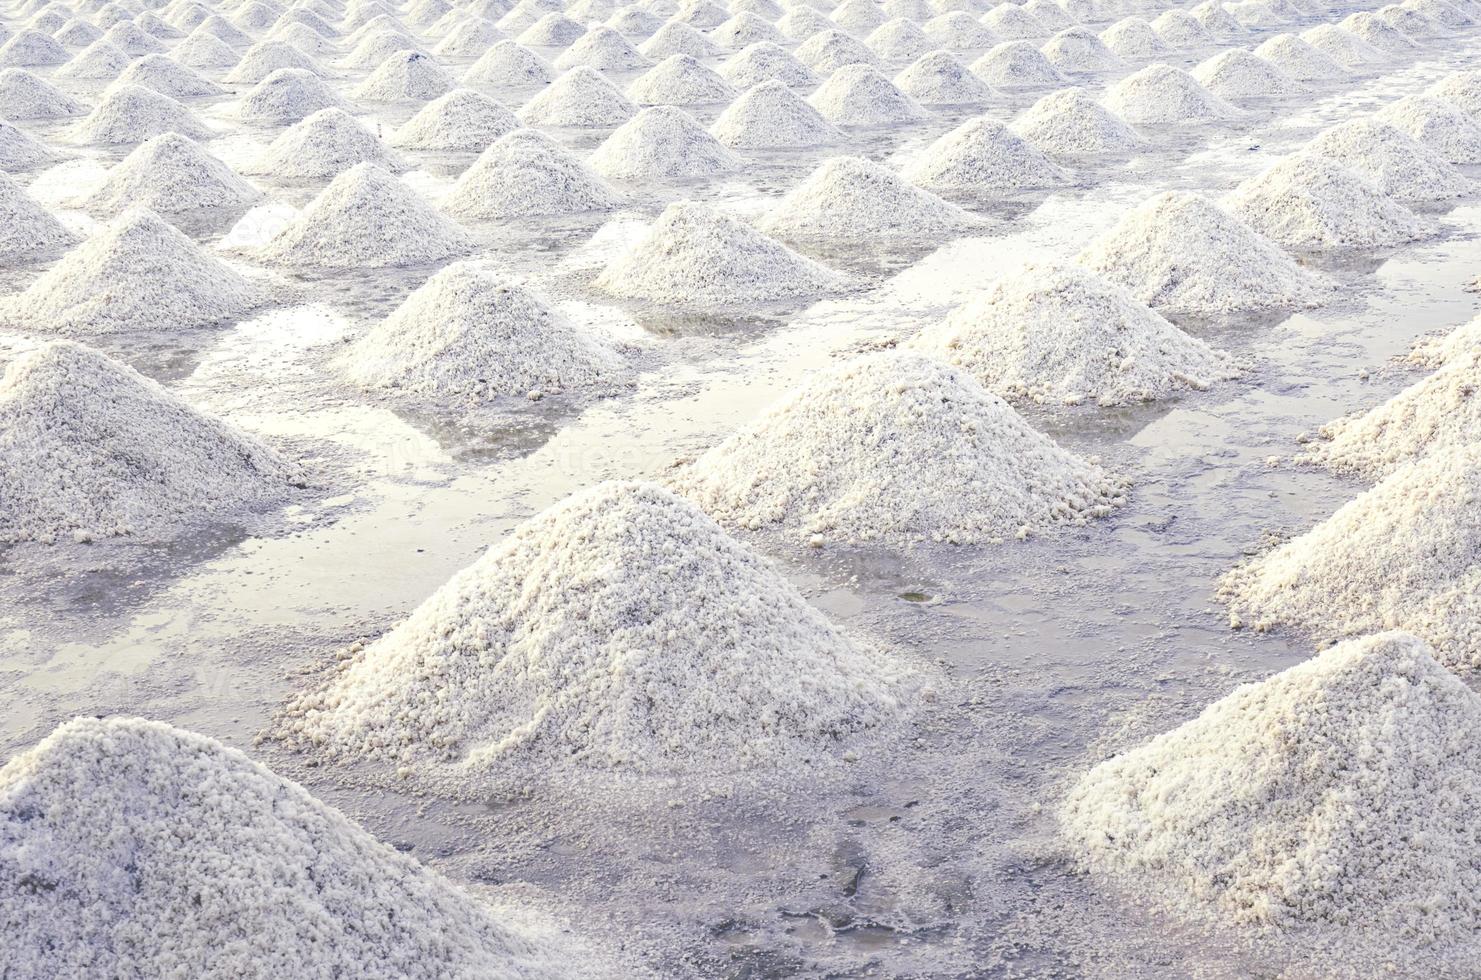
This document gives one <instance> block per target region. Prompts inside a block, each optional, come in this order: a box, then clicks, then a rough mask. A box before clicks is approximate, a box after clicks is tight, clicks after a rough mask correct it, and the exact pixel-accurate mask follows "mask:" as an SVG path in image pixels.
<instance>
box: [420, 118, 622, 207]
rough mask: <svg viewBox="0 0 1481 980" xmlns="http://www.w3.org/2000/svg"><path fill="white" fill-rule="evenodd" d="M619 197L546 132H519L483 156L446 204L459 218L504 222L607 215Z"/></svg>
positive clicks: (448, 196) (521, 130) (491, 148)
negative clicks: (583, 213)
mask: <svg viewBox="0 0 1481 980" xmlns="http://www.w3.org/2000/svg"><path fill="white" fill-rule="evenodd" d="M617 202H618V195H617V192H616V191H614V190H613V189H612V188H611V187H610V186H609V185H608V184H607V183H606V182H605V181H603V180H602V178H600V177H598V176H597V175H596V173H595V172H593V171H592V169H591V168H590V167H588V166H587V165H586V164H584V163H582V162H581V160H579V159H578V158H577V157H575V156H574V155H572V154H571V152H570V151H569V150H567V149H565V148H564V147H562V146H560V145H559V144H558V143H556V142H555V141H554V140H552V139H551V138H550V137H548V136H546V135H544V134H543V133H537V132H535V131H534V130H532V129H516V130H515V131H514V132H512V133H509V134H508V135H506V136H503V137H501V138H500V139H499V140H498V141H497V142H495V143H494V144H493V145H492V146H490V147H489V148H488V149H487V150H484V151H483V153H481V154H479V157H478V159H477V160H475V161H474V162H473V165H472V166H470V167H469V168H468V169H467V170H465V171H464V172H463V175H462V176H461V177H459V178H458V181H457V183H455V184H454V185H453V187H452V190H450V191H448V193H447V196H446V197H444V198H443V200H442V209H443V211H445V212H447V213H448V214H450V215H452V216H453V217H455V218H461V219H465V220H468V219H472V220H486V221H491V220H498V219H504V218H533V217H541V216H546V215H561V214H577V213H581V212H584V211H606V210H608V209H610V208H613V207H616V206H617Z"/></svg>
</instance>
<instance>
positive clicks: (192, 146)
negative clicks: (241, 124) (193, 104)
mask: <svg viewBox="0 0 1481 980" xmlns="http://www.w3.org/2000/svg"><path fill="white" fill-rule="evenodd" d="M261 199H262V195H261V194H260V193H258V192H257V190H256V189H254V188H253V187H252V186H251V185H250V184H248V183H247V182H246V181H244V180H242V178H240V177H238V176H237V175H236V174H235V173H234V172H233V171H232V169H231V168H230V167H228V166H227V165H226V164H224V163H222V162H221V161H220V160H218V159H216V158H215V157H213V156H211V155H210V154H209V153H207V152H206V151H205V150H203V149H201V148H200V146H199V145H197V144H196V143H194V142H192V141H191V140H189V139H186V138H185V137H184V136H181V135H180V134H179V133H165V134H164V135H163V136H156V137H154V138H153V139H151V140H148V141H146V142H144V143H141V144H140V145H139V146H137V147H135V148H134V150H133V152H131V153H130V154H129V155H128V156H126V157H124V158H123V160H121V161H120V162H119V163H117V164H116V165H114V167H113V169H111V170H109V171H108V176H107V178H106V179H105V180H104V181H103V183H102V185H101V186H99V187H98V188H97V189H96V190H94V191H93V192H92V193H90V194H88V195H87V196H86V197H84V198H83V199H82V201H81V204H82V207H84V208H85V209H87V210H88V211H90V212H93V213H95V214H104V215H113V214H118V213H119V212H121V211H124V210H126V209H128V208H130V207H134V206H139V207H145V208H148V209H149V210H151V211H153V212H154V213H155V214H157V215H160V216H161V217H165V218H170V217H174V216H178V215H188V214H198V213H200V212H202V211H207V210H216V211H223V212H232V211H243V210H246V209H247V208H248V207H250V206H251V205H253V204H255V203H256V202H257V201H259V200H261Z"/></svg>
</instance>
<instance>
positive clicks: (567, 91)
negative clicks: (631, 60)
mask: <svg viewBox="0 0 1481 980" xmlns="http://www.w3.org/2000/svg"><path fill="white" fill-rule="evenodd" d="M635 111H637V110H636V108H635V107H634V106H633V104H632V103H631V102H629V101H628V100H627V98H626V97H625V96H624V95H623V94H622V93H621V92H619V91H617V88H616V86H614V85H613V84H612V83H611V82H609V81H607V79H606V78H604V77H603V76H602V74H601V73H600V72H598V71H597V70H596V69H594V68H588V67H586V66H585V65H581V66H580V67H577V68H572V69H571V70H570V71H568V72H566V73H565V74H564V75H562V76H561V77H560V78H557V79H556V80H555V81H554V82H552V83H551V84H550V86H549V87H548V88H546V89H544V90H543V91H541V92H540V94H539V95H537V96H535V97H534V98H533V99H531V100H530V101H529V102H528V103H526V104H525V107H524V108H523V109H521V110H520V111H519V118H520V119H521V120H523V121H524V123H525V124H526V125H530V126H577V127H608V126H617V125H619V124H621V123H624V122H626V121H627V120H628V119H629V118H631V117H632V114H633V113H634V112H635Z"/></svg>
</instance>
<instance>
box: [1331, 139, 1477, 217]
mask: <svg viewBox="0 0 1481 980" xmlns="http://www.w3.org/2000/svg"><path fill="white" fill-rule="evenodd" d="M1306 150H1307V152H1309V153H1314V154H1316V155H1318V156H1324V157H1328V158H1330V159H1332V160H1334V161H1336V162H1337V163H1340V164H1341V165H1343V166H1344V167H1347V168H1349V169H1351V170H1355V171H1357V172H1358V173H1360V174H1362V175H1363V176H1365V177H1367V178H1368V179H1369V180H1371V181H1373V182H1374V183H1375V184H1376V185H1377V186H1378V189H1379V190H1380V191H1382V192H1383V193H1385V194H1391V195H1393V196H1394V197H1396V198H1398V199H1399V200H1401V201H1421V202H1422V201H1440V200H1445V199H1447V198H1455V197H1463V196H1465V195H1466V194H1469V193H1471V191H1473V190H1474V189H1475V187H1474V185H1473V184H1472V183H1471V181H1470V180H1468V179H1467V178H1466V177H1465V176H1464V175H1463V174H1461V172H1460V171H1458V170H1456V169H1455V167H1453V166H1451V165H1450V164H1449V163H1447V162H1446V161H1445V159H1444V158H1443V157H1441V156H1440V155H1439V154H1438V153H1436V152H1435V151H1434V150H1431V149H1430V148H1429V147H1427V146H1425V145H1424V144H1423V143H1420V142H1419V141H1418V140H1416V139H1414V138H1413V137H1410V136H1407V135H1405V134H1404V133H1402V132H1400V131H1399V130H1398V129H1396V128H1394V127H1393V126H1390V125H1388V124H1387V123H1382V122H1378V121H1376V120H1372V119H1353V120H1349V121H1348V122H1345V123H1338V124H1337V125H1336V126H1333V127H1331V128H1330V129H1326V130H1323V131H1322V132H1321V133H1320V134H1318V135H1317V136H1316V138H1314V139H1313V140H1312V141H1311V142H1310V143H1308V144H1307V146H1306Z"/></svg>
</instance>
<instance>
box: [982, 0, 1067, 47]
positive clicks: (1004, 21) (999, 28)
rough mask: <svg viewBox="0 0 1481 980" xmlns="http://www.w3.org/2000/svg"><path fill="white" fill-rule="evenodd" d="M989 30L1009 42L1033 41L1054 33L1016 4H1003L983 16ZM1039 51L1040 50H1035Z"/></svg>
mask: <svg viewBox="0 0 1481 980" xmlns="http://www.w3.org/2000/svg"><path fill="white" fill-rule="evenodd" d="M982 24H983V26H985V27H986V28H987V29H988V30H990V31H992V32H993V33H994V34H995V35H997V36H998V37H1001V38H1006V39H1007V40H1009V41H1033V40H1038V39H1040V38H1046V37H1048V36H1049V35H1050V34H1051V33H1053V32H1052V31H1050V30H1049V29H1048V28H1046V27H1045V26H1044V25H1043V24H1041V23H1039V22H1038V21H1037V20H1035V19H1034V18H1033V17H1030V16H1029V15H1028V14H1026V13H1024V12H1023V8H1022V7H1021V6H1020V5H1018V4H1016V3H1003V4H999V5H998V6H996V7H994V8H993V9H991V10H989V11H988V12H987V13H985V14H983V15H982ZM1034 50H1036V51H1037V50H1038V48H1034Z"/></svg>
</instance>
